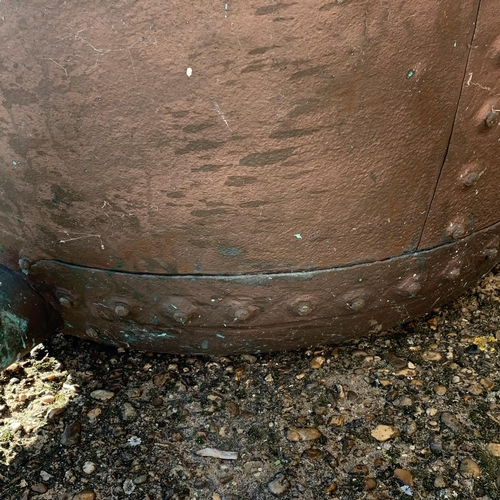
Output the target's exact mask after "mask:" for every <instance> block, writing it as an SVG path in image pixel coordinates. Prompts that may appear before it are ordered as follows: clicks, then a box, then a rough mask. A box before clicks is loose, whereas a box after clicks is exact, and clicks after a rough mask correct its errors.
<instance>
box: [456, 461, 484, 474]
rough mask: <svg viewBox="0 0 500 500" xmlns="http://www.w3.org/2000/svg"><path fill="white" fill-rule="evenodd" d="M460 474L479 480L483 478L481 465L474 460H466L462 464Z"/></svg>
mask: <svg viewBox="0 0 500 500" xmlns="http://www.w3.org/2000/svg"><path fill="white" fill-rule="evenodd" d="M459 470H460V473H461V474H462V476H464V477H473V478H474V479H477V478H479V477H481V471H480V469H479V465H477V463H476V462H474V460H472V458H464V459H463V460H462V461H461V462H460V469H459Z"/></svg>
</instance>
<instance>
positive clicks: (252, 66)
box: [241, 63, 266, 73]
mask: <svg viewBox="0 0 500 500" xmlns="http://www.w3.org/2000/svg"><path fill="white" fill-rule="evenodd" d="M265 67H266V65H265V64H264V63H257V64H250V65H249V66H247V67H246V68H243V69H242V70H241V72H242V73H252V72H253V71H260V70H261V69H263V68H265Z"/></svg>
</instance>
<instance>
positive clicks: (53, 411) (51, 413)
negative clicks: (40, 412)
mask: <svg viewBox="0 0 500 500" xmlns="http://www.w3.org/2000/svg"><path fill="white" fill-rule="evenodd" d="M65 411H66V407H64V406H61V407H59V408H52V409H51V410H49V412H48V413H47V418H48V419H49V420H54V419H55V418H56V417H58V416H59V415H61V414H62V413H64V412H65Z"/></svg>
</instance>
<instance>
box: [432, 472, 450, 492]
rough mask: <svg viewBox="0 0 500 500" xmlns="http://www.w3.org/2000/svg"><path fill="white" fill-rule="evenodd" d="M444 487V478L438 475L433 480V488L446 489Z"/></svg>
mask: <svg viewBox="0 0 500 500" xmlns="http://www.w3.org/2000/svg"><path fill="white" fill-rule="evenodd" d="M446 486H447V485H446V481H445V479H444V477H443V476H442V475H441V474H439V476H436V479H434V487H435V488H439V489H441V488H446Z"/></svg>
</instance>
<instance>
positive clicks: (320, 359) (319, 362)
mask: <svg viewBox="0 0 500 500" xmlns="http://www.w3.org/2000/svg"><path fill="white" fill-rule="evenodd" d="M325 361H326V359H325V357H324V356H314V358H313V359H311V362H310V363H309V366H310V367H311V368H314V369H315V370H317V369H319V368H321V367H322V366H323V365H324V364H325Z"/></svg>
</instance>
